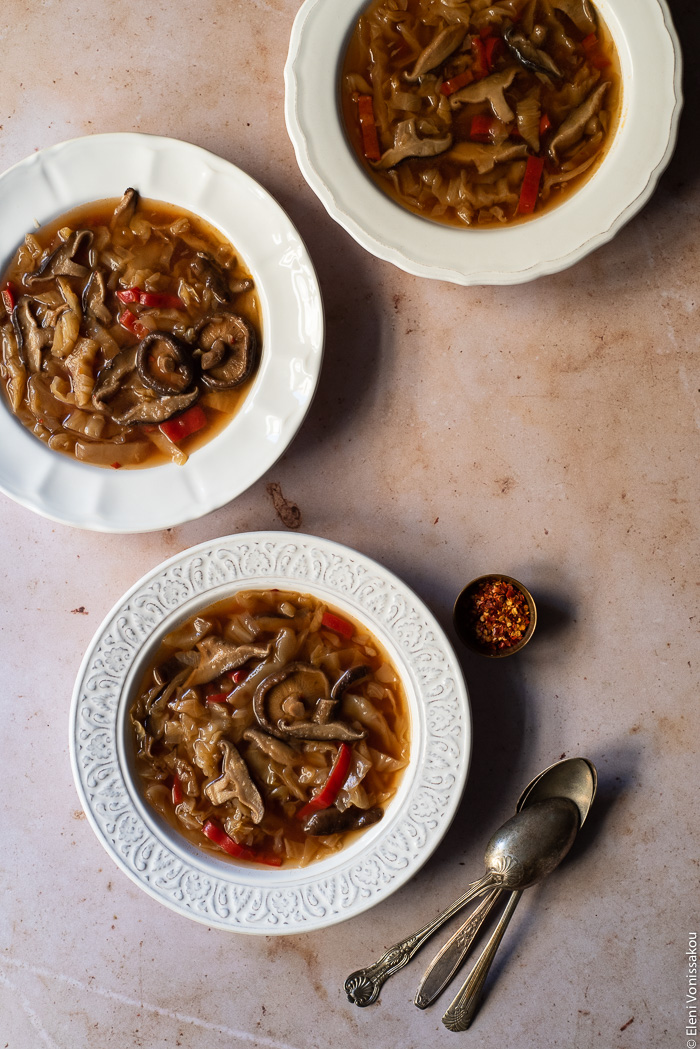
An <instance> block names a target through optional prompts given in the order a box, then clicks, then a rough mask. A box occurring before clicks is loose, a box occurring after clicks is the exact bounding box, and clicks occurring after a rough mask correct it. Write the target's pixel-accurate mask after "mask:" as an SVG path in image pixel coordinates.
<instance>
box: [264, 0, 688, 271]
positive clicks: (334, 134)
mask: <svg viewBox="0 0 700 1049" xmlns="http://www.w3.org/2000/svg"><path fill="white" fill-rule="evenodd" d="M368 3H369V0H305V2H304V3H303V4H302V5H301V7H300V8H299V11H298V13H297V16H296V18H295V20H294V25H293V26H292V34H291V40H290V45H289V55H288V58H287V63H286V66H285V71H284V79H285V117H286V122H287V130H288V132H289V136H290V138H291V140H292V143H293V145H294V150H295V152H296V157H297V162H298V164H299V167H300V169H301V172H302V174H303V176H304V178H305V179H306V181H307V182H308V184H309V186H310V187H311V189H312V190H313V191H314V192H315V193H316V195H317V196H318V197H319V199H320V200H321V202H322V203H323V205H324V207H325V208H326V210H327V211H328V213H329V215H330V216H331V217H332V218H334V219H335V220H336V222H338V223H339V224H340V225H341V226H342V227H343V228H344V229H346V230H347V231H348V233H350V234H351V236H353V237H354V238H355V240H356V241H358V243H359V244H361V245H362V246H363V247H364V248H366V249H367V251H370V252H371V253H372V254H373V255H376V256H377V257H378V258H380V259H385V260H386V261H387V262H392V263H393V264H394V265H395V266H399V267H400V268H401V269H403V270H406V271H407V272H408V273H413V274H416V275H417V276H420V277H432V278H434V279H436V280H447V281H452V282H453V283H455V284H464V285H475V284H519V283H522V282H524V281H529V280H533V279H534V278H535V277H540V276H543V275H544V274H548V273H556V272H557V271H558V270H562V269H565V268H566V267H567V266H571V265H572V264H573V263H575V262H578V260H579V259H582V258H583V257H584V256H585V255H587V254H588V253H589V252H590V251H593V250H594V249H595V248H598V247H600V246H601V245H602V244H605V243H606V242H607V241H609V240H610V239H611V238H612V237H614V236H615V234H616V233H617V232H618V231H619V230H620V229H621V228H622V226H623V225H624V224H625V223H626V222H627V221H629V219H631V218H632V216H633V215H636V213H637V212H638V211H639V209H640V208H642V207H643V206H644V204H646V202H647V201H648V199H649V197H650V196H651V194H652V193H653V192H654V189H655V187H656V184H657V182H658V179H659V176H660V175H661V172H662V171H663V170H664V168H665V167H666V165H667V163H668V161H669V160H670V158H671V154H672V152H673V148H674V146H675V142H676V135H677V128H678V119H679V116H680V111H681V98H682V96H681V49H680V44H679V42H678V37H677V36H676V32H675V29H674V28H673V21H672V19H671V14H670V11H669V9H668V5H667V4H666V0H595V5H596V7H597V8H598V10H599V11H600V13H601V15H602V17H603V19H604V20H605V22H606V24H607V26H608V28H609V29H610V31H611V33H612V35H613V37H614V40H615V44H616V46H617V49H618V53H619V56H620V64H621V68H622V94H623V99H622V113H621V117H620V122H619V127H618V131H617V133H616V135H615V139H614V141H613V143H612V145H611V147H610V149H609V150H608V153H607V155H606V157H605V158H604V160H603V163H602V164H601V165H600V167H599V169H598V170H597V171H596V172H595V174H594V175H593V176H592V177H591V178H590V179H589V181H588V182H587V183H586V184H585V185H584V186H583V187H582V188H581V189H580V190H578V191H577V192H576V193H575V194H573V196H571V197H570V198H569V199H568V200H567V201H566V202H564V203H563V204H561V205H559V207H557V208H553V209H551V210H550V211H546V212H544V213H543V214H542V215H541V216H538V217H536V218H533V219H532V220H531V221H529V222H524V223H519V224H518V225H516V226H509V227H505V228H503V229H501V228H499V229H454V228H450V227H448V226H442V225H439V224H438V223H436V222H430V221H429V220H428V219H424V218H421V217H420V216H419V215H414V214H412V213H411V212H409V211H407V210H406V209H405V208H402V207H401V206H400V205H398V204H396V203H395V202H394V201H393V200H391V199H390V198H389V197H388V196H387V195H386V194H385V193H383V192H382V190H380V189H379V188H378V187H377V186H375V184H374V183H373V182H372V180H371V179H370V178H369V177H368V175H367V174H366V172H365V171H364V169H363V168H362V166H361V164H360V163H359V161H358V159H357V157H356V156H355V152H354V150H353V149H352V148H351V146H350V144H349V142H348V140H347V136H346V134H345V130H344V126H343V119H342V114H341V107H340V100H339V92H340V71H341V67H342V62H343V58H344V55H345V50H346V48H347V45H348V40H349V37H350V34H351V32H352V29H353V27H354V25H355V22H356V21H357V18H358V17H359V15H360V14H361V13H362V11H363V10H364V8H365V7H367V6H368Z"/></svg>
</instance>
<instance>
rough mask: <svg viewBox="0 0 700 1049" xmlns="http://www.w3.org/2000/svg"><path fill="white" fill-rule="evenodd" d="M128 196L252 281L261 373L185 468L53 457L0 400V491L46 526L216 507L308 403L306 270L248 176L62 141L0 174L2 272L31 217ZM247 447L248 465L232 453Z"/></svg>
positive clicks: (184, 147) (189, 154) (180, 151)
mask: <svg viewBox="0 0 700 1049" xmlns="http://www.w3.org/2000/svg"><path fill="white" fill-rule="evenodd" d="M127 186H134V187H135V188H136V189H138V190H139V192H141V193H142V194H143V196H145V197H151V198H154V199H157V200H164V201H167V202H168V203H170V204H175V205H177V206H179V207H183V208H186V209H187V210H188V211H192V212H194V213H196V214H197V215H200V216H201V217H202V218H204V219H206V220H207V221H208V222H210V223H211V224H212V225H213V226H215V227H216V228H217V229H219V230H221V232H222V233H223V234H224V235H225V236H226V237H228V239H229V240H230V241H231V243H232V244H233V246H234V248H235V249H236V251H237V252H238V253H239V256H240V257H241V259H242V260H243V261H244V263H245V265H246V267H247V268H248V270H249V271H250V273H251V274H252V276H253V278H254V280H255V284H256V287H257V291H258V296H259V300H260V306H261V313H262V345H263V349H262V355H261V361H260V365H259V368H258V371H257V374H256V376H255V379H254V381H253V385H252V386H251V389H250V391H249V392H248V394H247V396H246V398H245V400H244V402H243V404H242V406H241V408H240V409H239V411H238V412H237V414H236V415H235V416H234V417H233V418H232V420H231V422H230V423H229V424H228V425H227V426H226V427H225V428H224V429H223V430H222V431H221V432H220V433H219V434H217V435H216V436H215V437H214V438H213V439H212V440H211V441H209V442H207V443H206V444H204V445H202V447H201V448H199V449H197V451H196V452H194V453H193V454H192V455H191V456H190V458H189V460H188V462H187V463H186V464H185V466H175V465H174V464H172V463H168V464H164V465H161V466H156V467H152V468H145V469H137V470H119V471H117V470H105V469H102V468H100V467H97V466H92V465H90V464H89V463H81V462H78V461H77V460H75V459H73V458H72V457H69V456H67V455H63V454H61V453H60V452H54V451H52V450H51V449H50V448H49V447H48V446H47V445H45V444H44V443H43V442H42V441H40V440H39V439H38V438H37V437H35V436H34V435H33V434H32V433H30V431H29V430H27V429H26V428H25V427H24V426H23V425H22V424H21V423H20V422H19V420H18V419H17V418H16V417H15V416H14V415H13V414H12V413H11V411H10V409H9V406H8V405H7V403H6V401H5V398H4V395H0V491H3V492H5V494H6V495H9V496H10V497H11V498H12V499H14V500H16V501H17V502H19V503H21V504H22V505H23V506H26V507H28V508H29V509H30V510H34V511H36V512H37V513H40V514H43V515H44V516H45V517H49V518H51V519H53V520H55V521H59V522H61V523H64V524H71V525H75V526H77V527H80V528H88V529H95V530H98V531H103V532H147V531H153V530H155V529H160V528H169V527H172V526H174V525H178V524H182V523H183V522H185V521H191V520H193V519H194V518H196V517H201V516H202V515H203V514H206V513H209V512H210V511H211V510H215V509H218V507H220V506H223V505H224V503H227V502H229V501H230V500H231V499H234V498H235V497H236V496H238V495H240V494H241V492H243V491H245V489H246V488H248V487H249V486H250V485H251V484H253V483H254V482H255V481H257V480H258V478H260V477H261V476H262V475H263V474H264V473H265V472H266V471H267V470H268V469H269V468H270V467H271V466H272V465H273V464H274V463H275V462H276V461H277V459H278V458H279V457H280V455H282V453H283V452H284V451H285V449H286V448H287V446H288V445H289V443H290V442H291V440H292V439H293V437H294V436H295V434H296V432H297V430H298V429H299V427H300V426H301V424H302V422H303V420H304V418H305V416H306V413H307V411H308V409H309V407H310V405H311V401H312V399H313V395H314V393H315V390H316V386H317V383H318V378H319V373H320V370H321V361H322V357H323V340H324V318H323V305H322V301H321V293H320V290H319V286H318V281H317V279H316V273H315V270H314V267H313V265H312V262H311V260H310V258H309V255H308V253H307V251H306V248H305V246H304V244H303V242H302V240H301V238H300V236H299V234H298V232H297V231H296V229H295V228H294V226H293V225H292V223H291V222H290V220H289V219H288V218H287V216H286V214H285V213H284V211H283V210H282V208H281V207H280V206H279V204H277V202H276V201H275V200H274V199H273V198H272V197H271V196H270V194H269V193H267V191H266V190H264V189H263V188H262V186H260V185H258V183H257V182H255V181H254V180H253V179H252V178H250V176H248V175H246V174H245V173H244V172H243V171H241V170H240V169H239V168H237V167H234V165H233V164H230V163H229V162H228V161H227V160H223V159H222V158H221V157H217V156H215V155H214V154H213V153H208V152H207V151H206V150H204V149H200V148H199V147H198V146H193V145H191V144H190V143H187V142H180V141H177V140H176V139H169V138H159V137H156V136H153V135H140V134H113V135H94V136H89V137H87V138H78V139H72V140H71V141H69V142H62V143H60V144H59V145H56V146H51V147H49V148H47V149H44V150H41V151H40V152H38V153H33V154H32V155H31V156H29V157H27V158H26V160H23V161H21V162H20V163H19V164H17V165H15V167H13V168H10V169H9V170H8V171H5V172H4V174H2V175H0V262H1V263H2V268H3V270H4V269H5V268H6V267H7V265H8V264H9V262H10V259H11V257H12V255H13V254H14V252H15V251H16V250H17V247H18V245H19V244H20V243H21V242H22V240H23V239H24V236H25V234H26V233H27V232H29V231H31V230H32V229H33V228H34V224H35V220H36V221H37V222H38V223H40V224H41V225H43V224H45V223H47V222H50V221H51V220H52V219H54V218H56V217H57V216H58V215H61V214H63V213H65V212H67V211H70V210H71V209H72V208H74V207H77V206H78V205H79V204H84V203H87V202H89V201H92V200H102V199H105V198H108V197H119V196H121V195H122V193H123V192H124V190H125V189H126V188H127ZM241 448H244V449H245V455H242V454H241Z"/></svg>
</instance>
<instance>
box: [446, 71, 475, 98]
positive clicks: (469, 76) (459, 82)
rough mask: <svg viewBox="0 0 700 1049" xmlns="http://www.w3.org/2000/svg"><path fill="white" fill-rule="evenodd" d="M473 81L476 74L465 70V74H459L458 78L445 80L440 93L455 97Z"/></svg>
mask: <svg viewBox="0 0 700 1049" xmlns="http://www.w3.org/2000/svg"><path fill="white" fill-rule="evenodd" d="M473 79H474V74H473V73H472V71H471V69H465V70H464V72H463V73H458V74H457V76H453V77H450V79H449V80H445V82H444V83H443V84H441V85H440V93H441V94H443V95H454V93H455V91H459V89H460V87H466V86H467V84H471V82H472V80H473Z"/></svg>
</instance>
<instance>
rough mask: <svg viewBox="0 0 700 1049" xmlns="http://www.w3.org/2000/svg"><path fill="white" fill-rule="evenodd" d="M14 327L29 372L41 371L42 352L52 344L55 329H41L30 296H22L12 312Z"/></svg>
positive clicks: (20, 351)
mask: <svg viewBox="0 0 700 1049" xmlns="http://www.w3.org/2000/svg"><path fill="white" fill-rule="evenodd" d="M12 327H13V328H14V331H15V338H16V340H17V349H18V350H19V353H20V357H21V358H22V360H23V361H24V363H25V364H26V365H27V367H28V368H29V371H30V372H38V371H41V351H42V350H43V349H44V347H46V346H48V345H50V343H51V342H52V340H53V329H50V328H40V327H39V325H38V324H37V321H36V317H35V316H34V314H33V312H32V306H31V299H30V298H29V296H28V295H22V296H21V298H20V299H19V301H18V303H17V305H16V306H15V308H14V310H13V311H12Z"/></svg>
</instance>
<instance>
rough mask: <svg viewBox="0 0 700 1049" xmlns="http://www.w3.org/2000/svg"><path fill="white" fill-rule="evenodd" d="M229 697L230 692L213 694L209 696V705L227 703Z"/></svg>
mask: <svg viewBox="0 0 700 1049" xmlns="http://www.w3.org/2000/svg"><path fill="white" fill-rule="evenodd" d="M228 697H229V693H228V692H212V694H211V695H210V696H207V703H226V701H227V700H228Z"/></svg>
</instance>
